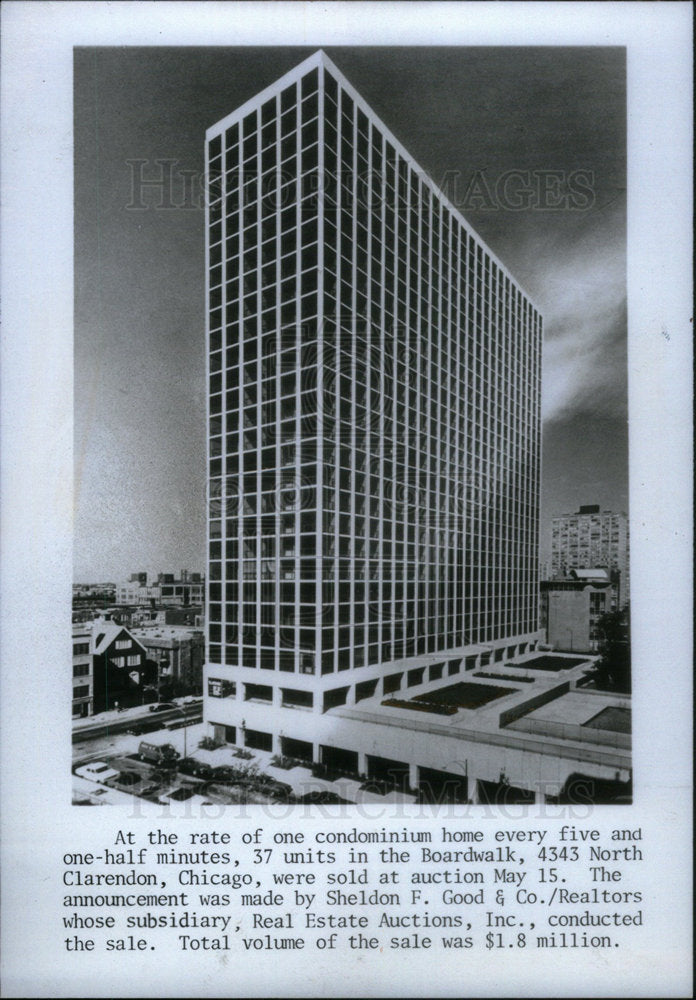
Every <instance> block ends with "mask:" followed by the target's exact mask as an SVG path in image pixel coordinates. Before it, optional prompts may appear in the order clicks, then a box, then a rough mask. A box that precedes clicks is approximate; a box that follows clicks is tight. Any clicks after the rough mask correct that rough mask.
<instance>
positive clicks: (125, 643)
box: [116, 639, 131, 649]
mask: <svg viewBox="0 0 696 1000" xmlns="http://www.w3.org/2000/svg"><path fill="white" fill-rule="evenodd" d="M130 648H131V641H130V639H117V640H116V649H130Z"/></svg>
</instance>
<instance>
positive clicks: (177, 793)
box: [157, 788, 213, 806]
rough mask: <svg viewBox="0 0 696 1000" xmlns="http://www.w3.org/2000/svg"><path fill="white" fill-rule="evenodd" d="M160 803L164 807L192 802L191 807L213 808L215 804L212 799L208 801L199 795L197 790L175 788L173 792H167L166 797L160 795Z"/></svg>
mask: <svg viewBox="0 0 696 1000" xmlns="http://www.w3.org/2000/svg"><path fill="white" fill-rule="evenodd" d="M157 801H158V802H161V803H162V805H172V804H173V803H176V802H190V803H191V805H198V806H212V805H213V802H212V800H211V799H206V798H205V796H203V795H199V794H198V792H197V791H196V790H195V788H175V789H174V790H173V791H171V792H165V793H164V795H160V796H159V798H158V800H157Z"/></svg>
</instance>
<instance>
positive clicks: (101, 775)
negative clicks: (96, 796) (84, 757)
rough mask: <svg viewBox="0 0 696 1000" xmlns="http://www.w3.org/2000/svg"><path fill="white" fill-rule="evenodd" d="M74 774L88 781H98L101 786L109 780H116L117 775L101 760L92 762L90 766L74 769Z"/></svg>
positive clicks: (113, 769)
mask: <svg viewBox="0 0 696 1000" xmlns="http://www.w3.org/2000/svg"><path fill="white" fill-rule="evenodd" d="M75 774H77V775H79V776H80V777H81V778H87V779H88V780H89V781H98V782H100V783H101V784H103V783H104V782H105V781H108V780H109V778H116V777H118V775H119V771H117V770H116V769H115V768H113V767H109V765H108V764H106V763H104V761H103V760H93V761H92V762H91V763H90V764H83V765H82V767H77V768H75Z"/></svg>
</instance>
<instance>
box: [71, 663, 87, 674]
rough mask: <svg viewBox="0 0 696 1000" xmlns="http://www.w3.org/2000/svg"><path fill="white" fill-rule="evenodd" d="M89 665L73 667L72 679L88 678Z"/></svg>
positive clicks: (82, 664) (80, 664)
mask: <svg viewBox="0 0 696 1000" xmlns="http://www.w3.org/2000/svg"><path fill="white" fill-rule="evenodd" d="M88 676H89V663H78V664H76V665H75V666H74V667H73V677H88Z"/></svg>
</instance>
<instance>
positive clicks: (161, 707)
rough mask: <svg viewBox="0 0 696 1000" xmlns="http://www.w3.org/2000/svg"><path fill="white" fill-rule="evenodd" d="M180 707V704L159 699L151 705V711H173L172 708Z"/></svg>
mask: <svg viewBox="0 0 696 1000" xmlns="http://www.w3.org/2000/svg"><path fill="white" fill-rule="evenodd" d="M178 707H179V706H178V705H171V704H170V703H169V702H167V701H159V702H156V703H155V704H154V705H150V708H149V710H150V711H151V712H169V711H171V709H172V708H178Z"/></svg>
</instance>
